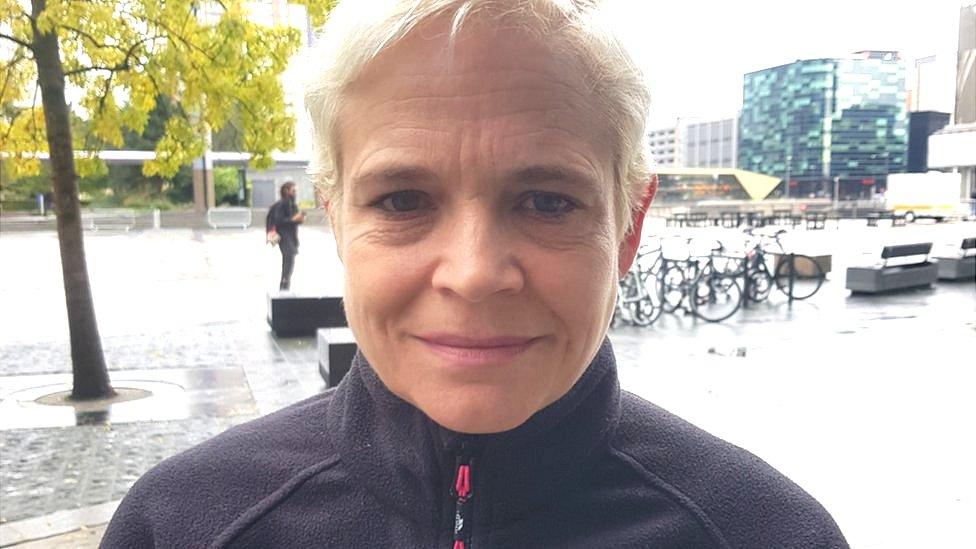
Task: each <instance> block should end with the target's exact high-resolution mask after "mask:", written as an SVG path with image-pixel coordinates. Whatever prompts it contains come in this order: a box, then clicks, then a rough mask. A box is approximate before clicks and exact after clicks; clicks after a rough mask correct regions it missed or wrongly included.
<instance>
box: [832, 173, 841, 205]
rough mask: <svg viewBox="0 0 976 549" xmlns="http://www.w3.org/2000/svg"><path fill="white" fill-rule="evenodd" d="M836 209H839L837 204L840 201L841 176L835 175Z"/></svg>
mask: <svg viewBox="0 0 976 549" xmlns="http://www.w3.org/2000/svg"><path fill="white" fill-rule="evenodd" d="M833 196H834V211H837V204H838V203H839V202H840V176H837V175H835V176H834V195H833Z"/></svg>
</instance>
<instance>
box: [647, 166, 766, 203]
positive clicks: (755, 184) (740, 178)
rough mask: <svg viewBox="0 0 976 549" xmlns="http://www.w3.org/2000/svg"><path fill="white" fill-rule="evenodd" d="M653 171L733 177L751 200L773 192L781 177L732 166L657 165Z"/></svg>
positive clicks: (663, 173)
mask: <svg viewBox="0 0 976 549" xmlns="http://www.w3.org/2000/svg"><path fill="white" fill-rule="evenodd" d="M653 171H654V173H656V174H658V175H662V176H666V175H679V176H695V175H698V176H704V177H714V178H719V177H722V176H725V177H726V178H727V177H732V178H734V179H735V180H736V181H737V182H738V183H739V185H742V189H743V190H744V191H745V192H746V194H748V195H749V198H751V199H752V200H763V199H765V198H766V197H767V196H769V193H771V192H773V189H775V188H776V186H777V185H779V184H780V182H781V181H782V179H780V178H778V177H772V176H768V175H763V174H761V173H756V172H750V171H746V170H738V169H734V168H665V167H658V168H654V170H653Z"/></svg>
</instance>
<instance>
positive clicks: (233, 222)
mask: <svg viewBox="0 0 976 549" xmlns="http://www.w3.org/2000/svg"><path fill="white" fill-rule="evenodd" d="M207 224H208V225H210V227H211V228H212V229H222V228H238V227H240V228H241V229H246V228H248V227H250V226H251V209H250V208H210V209H208V210H207Z"/></svg>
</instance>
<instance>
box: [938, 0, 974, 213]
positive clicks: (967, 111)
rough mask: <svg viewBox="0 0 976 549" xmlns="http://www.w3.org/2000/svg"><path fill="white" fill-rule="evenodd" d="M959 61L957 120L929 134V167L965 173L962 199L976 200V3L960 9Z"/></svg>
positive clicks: (955, 115)
mask: <svg viewBox="0 0 976 549" xmlns="http://www.w3.org/2000/svg"><path fill="white" fill-rule="evenodd" d="M958 60H959V63H958V65H957V67H956V101H955V103H956V109H955V112H954V113H953V120H952V122H953V123H952V124H950V125H948V126H946V127H945V128H943V129H941V130H939V131H937V132H935V133H933V134H932V135H931V136H929V142H928V167H929V168H930V169H934V170H941V171H953V172H959V173H960V174H962V178H961V187H960V189H959V195H960V199H962V200H970V201H976V3H972V4H970V5H968V6H963V7H961V8H960V9H959V52H958ZM974 213H976V211H974Z"/></svg>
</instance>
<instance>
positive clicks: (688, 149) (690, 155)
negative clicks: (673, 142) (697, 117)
mask: <svg viewBox="0 0 976 549" xmlns="http://www.w3.org/2000/svg"><path fill="white" fill-rule="evenodd" d="M738 123H739V118H738V117H733V118H725V119H722V120H709V121H694V122H691V121H682V122H681V123H679V126H680V128H679V131H680V136H681V137H680V139H679V142H680V143H681V146H682V148H683V149H684V154H683V160H684V162H683V163H682V166H683V167H686V168H735V167H736V165H737V161H738V145H739V139H738V138H739V135H738V134H739V132H738Z"/></svg>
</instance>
